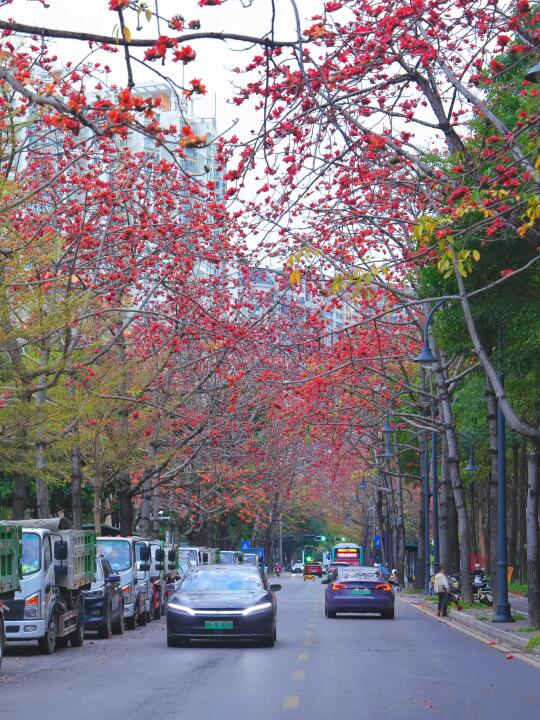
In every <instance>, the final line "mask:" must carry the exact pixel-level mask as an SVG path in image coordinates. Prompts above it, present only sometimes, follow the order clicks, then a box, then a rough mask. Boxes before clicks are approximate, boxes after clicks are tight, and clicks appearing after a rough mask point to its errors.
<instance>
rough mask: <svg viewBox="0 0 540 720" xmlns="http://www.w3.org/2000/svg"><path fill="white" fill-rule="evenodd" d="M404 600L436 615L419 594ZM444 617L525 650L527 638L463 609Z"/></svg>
mask: <svg viewBox="0 0 540 720" xmlns="http://www.w3.org/2000/svg"><path fill="white" fill-rule="evenodd" d="M400 599H402V600H405V598H403V597H401V598H400ZM405 602H408V603H409V604H411V605H412V604H418V605H421V607H422V608H423V609H424V610H426V612H427V613H428V614H429V615H431V616H432V617H434V618H436V617H437V615H436V614H435V611H434V610H433V608H432V607H431V605H430V603H428V602H426V601H425V600H424V599H423V598H422V597H420V596H414V595H413V596H410V599H409V598H407V599H406V600H405ZM445 619H446V620H447V622H448V623H449V624H452V623H455V624H458V625H464V626H465V627H467V628H468V629H469V630H473V631H474V632H476V633H478V634H479V635H483V636H485V637H487V638H490V639H491V640H499V641H501V642H503V643H504V644H505V645H511V646H512V647H514V648H516V649H517V650H522V651H527V650H526V648H527V642H528V638H522V637H519V635H517V634H516V633H513V632H511V631H510V630H500V629H499V628H497V627H494V626H493V625H492V624H491V623H487V622H483V621H482V620H476V619H475V618H472V617H471V616H470V615H467V614H466V613H464V612H463V611H459V610H452V613H451V615H448V616H447V617H446V618H445ZM527 652H528V651H527ZM530 654H531V655H532V656H533V657H538V654H537V653H535V652H534V651H533V652H530Z"/></svg>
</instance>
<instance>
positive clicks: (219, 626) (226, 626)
mask: <svg viewBox="0 0 540 720" xmlns="http://www.w3.org/2000/svg"><path fill="white" fill-rule="evenodd" d="M204 629H205V630H234V624H233V621H232V620H205V621H204Z"/></svg>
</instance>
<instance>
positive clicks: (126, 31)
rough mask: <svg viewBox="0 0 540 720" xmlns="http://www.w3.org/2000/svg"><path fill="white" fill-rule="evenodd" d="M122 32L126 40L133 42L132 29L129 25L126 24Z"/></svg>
mask: <svg viewBox="0 0 540 720" xmlns="http://www.w3.org/2000/svg"><path fill="white" fill-rule="evenodd" d="M122 33H123V35H124V40H125V41H126V42H131V30H130V29H129V28H128V27H127V25H124V27H123V28H122Z"/></svg>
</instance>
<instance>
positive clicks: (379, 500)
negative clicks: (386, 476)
mask: <svg viewBox="0 0 540 720" xmlns="http://www.w3.org/2000/svg"><path fill="white" fill-rule="evenodd" d="M377 481H378V480H377ZM375 508H376V511H377V526H378V532H379V541H380V546H379V547H380V549H381V554H382V560H383V562H386V557H385V550H384V520H383V511H382V492H381V491H380V490H377V494H376V497H375ZM377 559H378V558H377Z"/></svg>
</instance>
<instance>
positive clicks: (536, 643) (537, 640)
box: [526, 635, 540, 650]
mask: <svg viewBox="0 0 540 720" xmlns="http://www.w3.org/2000/svg"><path fill="white" fill-rule="evenodd" d="M537 647H540V635H534V637H532V638H529V642H528V643H527V648H526V649H527V650H534V648H537Z"/></svg>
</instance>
